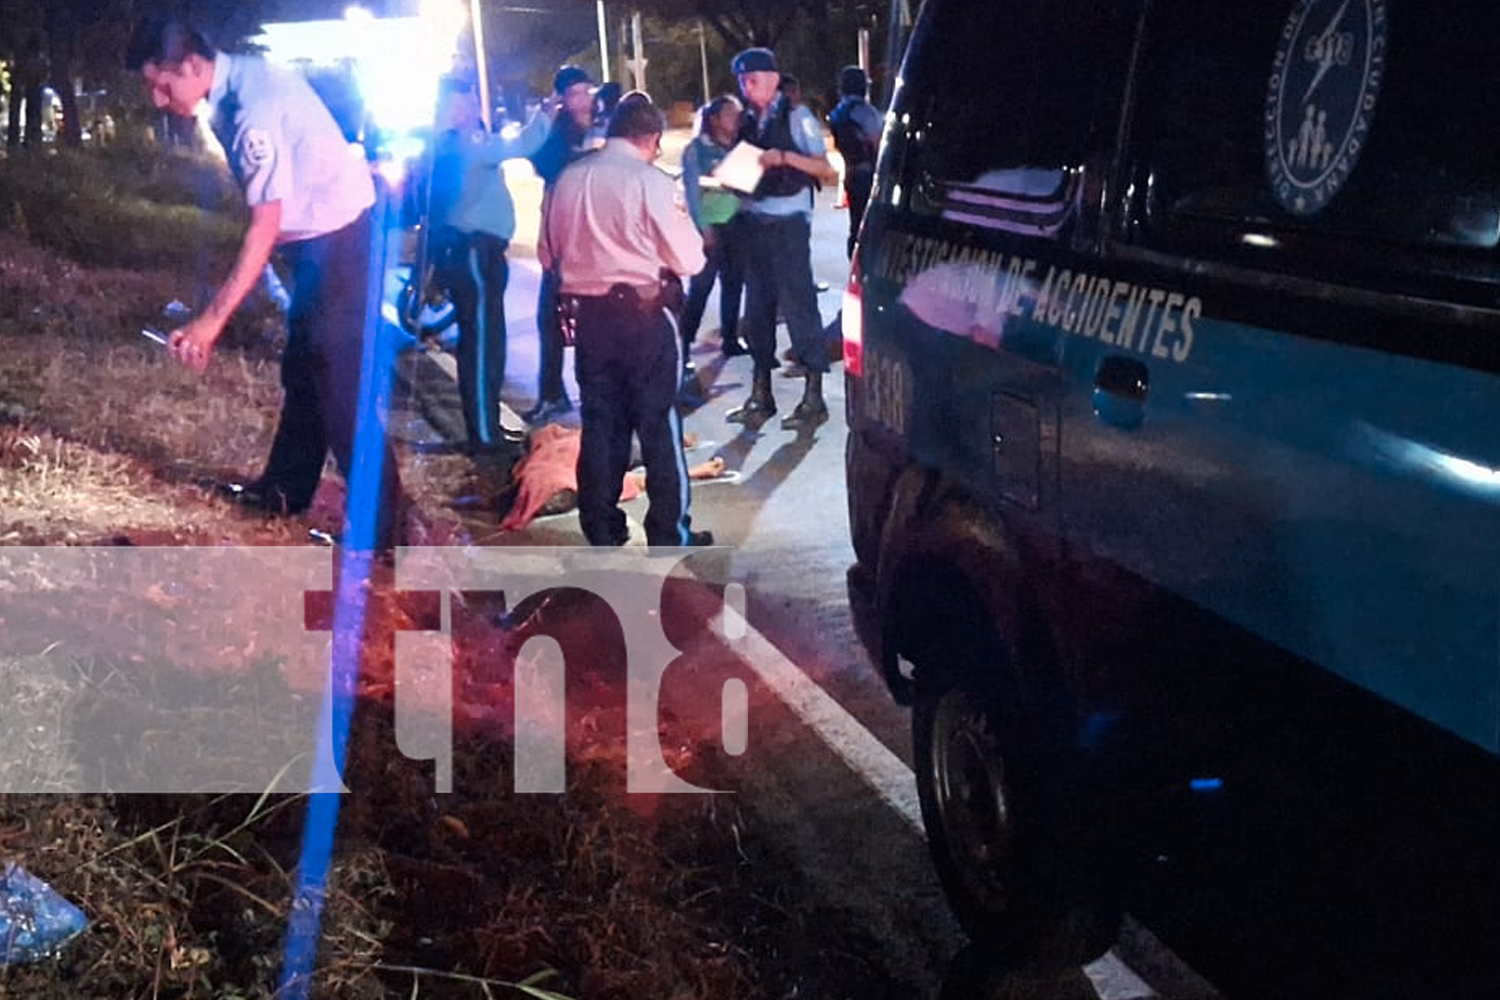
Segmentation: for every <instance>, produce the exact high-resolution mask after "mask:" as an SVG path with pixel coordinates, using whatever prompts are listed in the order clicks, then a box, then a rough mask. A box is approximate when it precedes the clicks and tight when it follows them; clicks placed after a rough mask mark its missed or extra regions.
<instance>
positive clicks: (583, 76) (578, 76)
mask: <svg viewBox="0 0 1500 1000" xmlns="http://www.w3.org/2000/svg"><path fill="white" fill-rule="evenodd" d="M593 82H594V78H593V77H591V76H589V71H588V70H586V69H584V68H583V67H582V66H575V65H573V64H572V63H569V64H568V65H566V66H562V67H559V68H558V71H557V75H556V76H554V77H553V78H552V89H553V90H555V91H557V92H558V93H559V94H566V93H567V92H568V88H569V87H571V86H573V85H574V84H575V83H587V84H590V85H592V84H593Z"/></svg>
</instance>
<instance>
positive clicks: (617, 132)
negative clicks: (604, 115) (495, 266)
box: [539, 92, 713, 545]
mask: <svg viewBox="0 0 1500 1000" xmlns="http://www.w3.org/2000/svg"><path fill="white" fill-rule="evenodd" d="M665 126H666V122H665V119H664V118H663V117H662V113H661V111H660V110H658V109H657V107H656V106H655V105H654V104H652V103H651V99H650V98H649V97H647V96H646V95H645V94H642V93H639V92H636V93H631V94H627V95H625V96H624V97H623V98H621V100H620V103H619V105H618V106H617V107H616V108H615V113H614V115H613V116H612V117H611V118H610V122H609V126H608V128H607V129H606V131H605V135H606V139H605V143H604V147H603V148H602V149H601V150H599V151H598V152H596V153H591V154H590V155H588V156H586V157H583V158H582V159H581V160H579V161H578V162H576V163H574V164H573V165H572V166H570V167H568V168H567V169H566V170H564V171H563V172H562V176H560V177H559V178H558V180H557V183H556V185H554V187H553V190H552V191H551V192H550V193H549V194H548V196H547V201H546V204H545V206H544V208H543V212H542V233H541V240H540V247H539V252H540V256H541V259H542V264H543V265H544V266H546V267H549V268H552V269H555V270H556V271H557V274H558V280H559V284H560V288H561V294H562V297H563V301H564V303H565V304H566V305H567V307H568V310H569V312H570V314H571V316H572V320H573V323H574V327H575V333H574V350H575V351H576V356H575V365H576V370H577V374H578V391H579V396H580V400H579V401H580V404H581V410H582V412H581V417H582V424H583V440H582V441H581V442H580V453H579V456H578V518H579V521H580V523H581V525H582V527H583V533H584V535H585V536H586V537H587V538H588V540H589V542H590V543H591V544H593V545H623V544H624V543H625V542H626V541H627V540H628V530H627V528H626V523H625V514H624V512H623V511H621V510H620V507H619V502H620V487H621V483H622V481H623V479H624V476H625V470H626V468H627V467H628V465H629V462H630V438H631V434H632V433H634V434H635V435H636V436H637V437H638V438H639V439H640V444H641V457H642V459H643V460H644V462H645V464H646V495H647V497H648V498H649V500H650V509H649V510H648V511H647V514H646V521H645V528H646V542H647V544H648V545H711V544H713V536H712V535H710V534H709V533H708V532H707V531H693V530H691V528H690V527H689V524H690V520H689V516H688V474H687V463H686V460H685V459H684V457H683V451H682V418H681V417H680V416H679V415H678V413H677V410H676V407H675V406H674V405H673V401H674V399H675V398H676V395H677V389H678V381H679V377H680V374H681V372H682V342H681V340H680V339H679V338H678V335H677V322H676V317H675V315H674V309H675V308H676V304H677V301H679V300H680V298H681V290H682V286H681V284H680V277H679V276H681V275H684V274H696V273H697V272H698V271H699V270H700V269H701V268H702V267H703V264H704V258H703V241H702V239H701V238H700V237H699V235H698V230H697V228H696V227H695V226H694V225H693V221H692V219H691V218H689V217H688V214H687V209H686V206H685V205H684V204H683V202H682V200H681V197H680V195H679V194H678V191H677V186H676V184H675V183H673V181H672V179H671V178H670V177H668V176H667V175H666V174H665V173H663V172H662V171H660V170H658V169H657V168H656V167H655V166H654V165H653V161H654V160H655V159H656V156H657V155H658V153H659V152H660V150H661V136H662V131H663V129H664V128H665ZM664 272H665V273H664ZM674 291H675V293H676V294H675V296H673V295H671V294H669V293H672V292H674Z"/></svg>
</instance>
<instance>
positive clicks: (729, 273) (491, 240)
mask: <svg viewBox="0 0 1500 1000" xmlns="http://www.w3.org/2000/svg"><path fill="white" fill-rule="evenodd" d="M127 63H128V65H129V66H130V67H131V68H132V69H136V70H139V71H140V72H141V74H142V75H143V77H144V78H145V80H146V83H147V86H148V89H149V91H150V93H151V97H152V100H153V102H154V103H155V105H156V106H157V108H158V109H161V110H164V111H168V112H171V113H174V114H179V115H184V116H187V115H193V114H195V113H197V109H198V107H199V105H200V104H202V103H203V102H205V101H206V102H207V104H208V110H209V121H210V124H211V127H212V129H213V131H214V133H215V135H216V136H217V137H218V138H219V141H220V143H221V144H222V145H223V147H224V150H225V153H226V156H227V159H228V161H229V165H230V167H231V169H232V171H233V172H234V174H235V176H236V178H237V180H238V181H239V183H240V186H241V188H242V190H243V191H244V194H245V199H246V202H247V204H248V205H249V208H250V224H249V227H248V229H247V231H246V234H245V236H244V240H243V243H242V246H241V250H240V253H239V255H238V258H237V259H236V262H235V264H234V266H233V268H232V270H231V273H230V274H229V276H228V277H227V278H226V279H225V280H224V281H223V282H222V283H221V285H220V286H219V288H218V290H217V292H216V293H215V295H214V297H213V298H212V300H211V301H210V302H209V303H208V305H207V306H206V307H205V308H203V309H202V310H201V311H200V312H199V313H197V314H196V315H195V316H194V318H193V319H192V320H191V321H190V322H188V323H187V324H185V325H184V326H183V327H182V328H180V329H177V330H174V331H172V333H171V334H170V335H169V337H168V341H169V349H170V350H171V352H172V353H173V354H174V356H176V357H177V358H178V360H180V361H181V362H183V363H184V364H186V365H188V366H189V367H192V368H194V369H196V370H199V371H202V370H203V369H204V368H205V367H206V365H207V363H208V360H209V358H210V356H211V354H212V351H213V348H214V344H215V342H216V341H217V340H218V338H219V336H220V335H221V334H222V332H223V330H224V327H225V324H226V323H227V321H228V318H229V316H230V314H232V313H233V312H234V310H235V309H236V308H238V306H239V305H240V303H241V302H242V301H243V300H244V299H245V297H246V296H247V295H248V293H249V292H250V290H251V289H252V288H253V287H254V285H255V283H256V280H257V279H258V278H259V276H260V274H261V273H262V271H263V269H264V267H265V265H266V263H267V261H268V260H269V258H270V257H271V255H272V253H273V252H274V253H280V254H281V256H282V258H283V260H285V261H287V262H289V263H290V264H291V266H292V277H293V282H292V287H293V291H292V298H291V304H290V306H289V308H288V343H287V349H286V351H285V353H284V355H283V360H282V384H283V386H284V388H285V395H284V400H283V407H282V412H281V416H280V420H279V425H278V429H277V432H276V436H275V439H274V442H273V445H272V450H271V454H270V456H269V458H268V459H267V462H266V466H265V469H264V471H263V472H262V474H261V476H260V477H259V478H258V479H256V480H254V481H252V482H249V483H245V484H237V483H221V484H218V485H219V487H220V488H221V489H222V491H223V492H224V493H225V494H226V495H228V496H230V497H232V498H234V499H235V500H236V501H237V502H239V503H243V504H249V505H252V506H256V507H260V508H263V509H267V510H271V511H274V512H277V513H295V512H297V511H300V510H303V509H305V508H306V507H307V506H308V505H309V504H310V503H311V500H312V494H313V492H314V490H315V488H316V486H317V482H318V479H319V477H320V475H321V470H322V464H323V461H324V458H325V456H326V454H327V453H328V452H330V451H331V452H332V454H333V456H334V458H335V460H336V462H337V463H338V466H339V468H340V471H341V472H342V473H343V474H344V476H345V478H346V479H347V480H348V481H349V483H350V487H351V488H350V495H351V501H350V504H349V512H348V514H347V516H346V523H345V529H344V530H345V532H346V535H348V536H350V538H352V539H353V540H355V541H360V540H362V542H361V544H373V545H374V546H376V547H381V548H385V547H393V546H394V545H397V544H401V543H402V541H403V540H404V539H403V538H402V510H403V508H404V506H405V502H404V499H403V495H402V493H401V490H400V485H399V477H398V475H397V471H396V464H395V461H394V456H393V455H392V454H391V451H390V447H389V443H388V441H387V440H386V439H385V436H384V435H381V440H380V442H379V443H378V446H377V447H375V448H373V449H368V448H367V449H358V450H357V449H356V447H355V439H356V430H359V429H361V427H362V419H363V420H364V421H366V422H367V421H368V419H369V417H368V413H366V412H364V411H362V405H361V394H360V389H359V387H360V385H361V379H362V378H363V379H364V380H365V381H366V382H368V381H369V379H370V371H369V370H368V369H369V365H368V356H369V354H370V352H367V351H366V350H365V349H364V348H365V343H364V342H365V340H366V338H367V336H369V335H370V333H371V332H372V331H370V330H368V329H367V324H366V323H365V322H364V319H363V317H364V316H365V313H366V308H367V301H368V295H367V293H368V292H369V291H370V290H371V289H370V287H369V280H370V274H371V271H372V269H371V267H370V266H369V260H370V247H371V246H372V234H371V226H372V224H371V218H370V216H371V208H372V205H373V204H374V201H375V198H374V189H373V182H372V180H371V178H370V176H369V173H368V171H367V170H364V171H362V170H361V169H360V166H359V164H358V162H357V161H356V160H355V159H353V154H352V153H351V151H350V147H349V145H348V143H347V142H346V141H345V139H344V137H343V135H342V133H341V131H340V130H339V129H338V127H337V125H336V124H335V123H334V122H333V119H332V117H331V115H329V114H328V113H327V111H326V109H324V108H322V106H321V104H320V102H319V100H318V98H317V96H316V95H315V94H314V93H313V92H312V90H311V88H310V87H309V86H308V85H307V84H306V82H305V81H304V80H303V79H302V78H301V77H300V76H298V75H297V74H296V73H294V72H291V71H288V70H283V69H281V68H279V67H276V66H275V65H274V64H272V63H270V62H268V61H266V60H265V59H263V58H261V57H258V56H242V55H231V54H227V53H224V52H220V51H217V50H216V49H214V48H213V47H212V46H211V45H210V44H209V43H208V42H207V40H206V39H205V37H204V36H203V35H202V34H201V33H200V32H198V31H196V30H195V29H194V28H193V27H192V26H191V25H189V24H187V23H186V22H183V21H180V20H175V19H169V20H166V21H160V22H149V23H147V24H143V25H142V26H141V27H140V29H139V30H138V31H137V33H136V35H135V37H134V38H133V39H132V42H131V46H130V49H129V51H128V53H127ZM732 68H733V71H734V73H735V76H736V78H737V80H738V82H739V90H740V97H735V96H732V95H725V96H723V97H720V98H717V99H715V100H713V101H711V102H710V103H709V104H708V105H707V106H706V107H705V108H703V109H702V111H701V114H700V126H699V129H698V130H697V134H696V135H695V137H694V139H693V140H692V142H691V143H690V145H689V146H688V148H686V149H685V150H684V153H683V184H682V186H681V187H680V188H679V185H678V183H677V182H676V181H674V180H673V179H672V178H671V177H670V176H669V175H668V174H667V173H665V172H663V171H662V170H660V169H658V168H657V167H656V166H655V165H654V164H655V161H656V159H657V158H658V156H659V154H660V149H661V140H662V135H663V132H664V131H665V126H666V122H665V118H664V116H663V114H662V112H661V110H660V109H659V108H658V107H656V105H655V104H653V103H652V101H651V99H650V98H649V97H648V96H647V95H645V94H644V93H640V92H632V93H629V94H624V95H620V93H619V88H618V87H615V86H612V85H605V86H604V87H596V86H595V85H594V82H593V81H592V80H591V79H590V78H589V75H588V73H587V72H586V71H584V70H583V69H581V68H579V67H576V66H564V67H562V68H561V69H560V70H559V71H558V72H557V74H556V76H555V78H554V93H553V94H552V95H551V96H550V97H549V98H548V100H547V101H545V102H544V104H543V107H542V108H541V109H540V110H539V111H538V113H537V114H536V115H535V116H534V117H533V118H532V120H531V121H530V122H529V123H527V124H526V125H525V126H524V127H522V128H520V129H519V130H518V131H517V130H504V131H500V132H495V131H491V130H489V129H487V128H485V127H484V125H483V121H482V117H481V115H480V107H479V103H478V97H477V95H476V93H475V91H474V89H473V88H472V87H471V86H469V85H468V84H467V83H465V82H462V81H459V80H457V79H445V80H444V81H443V83H442V85H441V92H440V101H439V118H438V124H439V126H440V127H439V130H438V134H437V135H436V136H435V138H434V143H433V150H432V159H431V169H430V172H429V174H428V178H427V183H428V184H429V185H430V188H429V194H428V199H429V200H428V209H429V211H428V219H427V221H428V223H429V229H428V233H429V237H428V238H429V248H428V249H429V258H430V260H431V261H432V262H433V264H434V265H435V269H434V275H435V280H436V281H437V282H438V283H439V284H440V285H441V286H442V287H443V288H444V289H445V290H446V292H447V293H448V295H449V297H450V298H451V300H452V302H453V304H454V307H455V312H456V317H457V323H458V327H459V337H458V348H457V350H458V368H459V392H460V398H461V401H462V409H463V417H464V423H465V428H466V432H467V443H468V446H469V449H470V450H471V452H472V453H473V454H475V455H476V456H481V455H486V454H495V453H503V452H505V450H506V449H510V448H514V447H515V440H514V438H515V436H516V430H515V429H507V428H504V427H502V426H501V425H500V420H499V416H500V413H501V406H500V393H501V389H502V387H503V386H504V380H505V356H506V349H505V316H504V292H505V286H506V283H507V280H508V266H507V262H506V252H507V248H508V246H509V242H510V240H511V238H512V236H513V235H514V233H515V227H516V211H515V205H514V202H513V200H512V198H511V196H510V193H509V191H508V190H507V188H506V185H505V182H504V176H503V173H502V171H501V169H500V168H501V165H502V164H503V163H504V162H505V161H506V160H509V159H516V158H525V159H527V160H529V161H530V162H531V164H532V166H533V168H534V169H535V171H536V173H537V174H538V175H539V176H540V177H541V178H542V180H543V182H544V187H545V190H544V197H543V206H542V218H541V225H540V231H539V238H538V248H537V249H538V257H539V258H540V261H541V264H542V267H543V277H542V281H541V286H540V291H539V301H538V308H537V319H538V336H539V344H540V352H539V355H540V364H539V375H538V386H537V401H536V405H535V406H534V407H533V408H531V409H530V410H529V411H527V412H526V413H525V414H523V419H525V420H526V422H527V423H528V424H531V425H533V426H538V425H541V424H544V423H547V422H549V421H551V420H554V419H556V418H557V417H559V416H561V415H563V414H565V413H567V412H568V411H570V410H571V409H572V408H573V403H572V401H571V400H570V399H569V398H568V395H567V390H566V388H565V385H564V382H563V377H562V373H563V363H564V355H565V350H566V346H567V345H568V344H572V346H573V347H574V364H575V375H576V381H577V384H578V390H579V423H580V428H581V441H580V456H579V460H578V466H577V478H578V512H579V520H580V525H581V527H582V529H583V532H584V535H585V536H586V537H587V539H588V541H589V542H590V543H591V544H593V545H599V546H611V545H621V544H624V543H625V542H626V541H627V540H628V528H627V522H626V519H625V516H624V514H623V512H622V511H621V510H620V508H619V500H620V494H621V484H622V482H623V479H624V474H625V472H626V469H627V466H628V465H629V463H630V458H631V452H632V442H633V441H638V442H639V446H640V455H641V459H642V461H643V463H644V465H645V467H646V490H647V496H648V499H649V509H648V513H647V516H646V518H645V521H644V528H645V532H646V538H645V541H646V543H647V544H648V545H651V546H682V545H708V544H712V542H713V537H712V535H711V534H710V533H709V532H707V531H701V530H694V529H693V528H692V526H691V518H690V515H689V479H688V474H687V467H686V462H685V460H684V450H683V441H682V422H681V416H680V412H679V408H678V405H677V403H678V400H679V397H680V394H681V393H682V391H683V389H684V384H685V380H687V379H694V378H696V374H695V372H694V371H693V368H692V366H691V364H690V362H689V361H688V351H689V349H690V348H691V346H692V344H693V341H694V339H695V338H696V335H697V330H698V326H699V324H700V322H701V320H702V316H703V312H704V310H705V307H706V303H707V300H708V298H709V295H710V292H711V290H712V287H713V284H714V282H715V281H716V280H717V281H718V283H719V285H720V289H721V295H720V302H721V309H722V312H721V323H720V337H721V349H722V350H723V352H724V353H725V354H726V355H729V356H735V355H740V354H749V355H750V357H751V359H752V362H753V377H752V389H751V392H750V396H749V398H748V399H746V400H745V401H744V403H743V404H742V405H740V406H739V407H736V408H735V409H734V410H733V411H731V412H730V414H729V417H728V419H729V420H730V421H732V422H735V423H739V424H743V425H746V426H749V427H752V428H759V427H760V425H761V424H762V423H764V422H765V421H766V420H768V419H769V418H771V417H772V416H773V415H774V414H775V413H776V412H777V406H776V401H775V398H774V396H773V394H772V391H771V373H772V371H773V370H774V369H775V368H777V367H779V366H780V363H781V362H780V359H778V357H777V354H776V325H777V322H778V320H779V319H784V320H785V322H786V324H787V328H788V332H789V335H790V341H791V348H790V352H789V355H790V356H791V357H792V358H793V360H794V361H795V363H796V365H797V366H798V370H799V371H800V372H801V374H802V376H803V379H804V390H803V394H802V398H801V400H800V401H799V402H798V403H797V405H796V406H795V408H794V409H793V410H792V411H791V412H790V413H789V414H788V415H786V417H785V418H784V419H783V420H782V421H781V426H782V427H784V428H786V429H789V430H802V429H810V428H814V427H816V426H818V425H819V424H821V423H822V422H823V421H825V420H826V419H827V418H828V408H827V404H826V403H825V401H824V399H823V393H822V379H823V375H824V373H825V372H826V371H827V368H828V351H827V348H826V346H825V335H824V326H823V323H822V320H821V317H820V314H819V311H818V306H817V288H816V285H815V282H814V279H813V275H812V271H811V246H810V237H811V219H812V211H813V192H814V191H815V190H816V189H817V188H818V187H820V186H821V185H823V184H829V183H832V182H834V181H835V180H836V179H838V176H839V175H838V173H837V172H836V171H835V169H834V167H833V165H832V163H831V162H830V161H829V158H828V156H827V153H826V147H825V145H824V140H823V125H822V123H821V122H820V121H819V120H818V118H817V117H816V115H814V114H813V112H812V111H811V110H810V109H808V108H807V107H806V106H805V105H803V104H802V103H801V102H800V100H798V99H797V96H796V94H795V92H794V91H790V90H789V88H787V87H785V86H784V83H785V81H784V80H783V78H782V76H781V74H780V73H779V72H778V69H777V65H776V58H775V56H774V54H773V53H772V52H771V51H770V50H768V49H764V48H752V49H748V50H746V51H744V52H741V53H740V54H739V55H737V56H736V57H735V59H734V62H733V67H732ZM840 89H841V92H842V96H843V98H844V99H843V100H841V102H840V106H839V108H836V109H835V112H834V115H833V116H832V117H831V124H832V125H833V131H834V137H835V141H836V143H837V144H838V145H839V147H840V152H841V153H842V154H843V156H844V159H845V163H846V171H845V175H844V184H845V192H846V196H848V198H849V204H850V208H851V214H854V213H855V212H857V209H856V204H857V205H858V208H862V207H863V198H862V197H858V196H859V195H861V194H862V195H863V196H864V197H868V186H867V184H865V186H864V187H863V188H862V189H861V184H864V183H865V180H866V179H867V173H866V167H867V164H872V163H873V150H874V144H875V142H876V139H877V135H878V127H879V116H878V115H877V114H876V113H875V112H874V111H873V109H871V108H869V105H868V103H867V102H866V101H865V100H864V98H865V93H864V92H865V89H866V80H865V77H864V74H863V72H862V71H860V70H858V69H857V68H854V67H850V68H848V69H846V70H845V71H844V73H843V74H842V75H841V78H840ZM741 98H743V100H741ZM846 105H854V106H855V107H854V111H855V113H856V114H855V117H857V118H860V119H861V120H860V121H859V122H857V123H856V127H855V128H853V129H850V128H841V126H840V124H839V121H840V118H841V117H844V118H848V117H849V116H848V112H849V110H850V109H849V108H848V107H846ZM859 105H862V107H859ZM845 135H856V136H862V137H861V138H859V139H858V141H859V142H860V143H861V144H862V145H863V146H864V147H865V149H863V150H861V149H850V150H845V149H844V146H845V144H846V141H845ZM741 143H748V144H750V145H751V146H754V147H756V149H755V150H750V152H751V153H752V155H754V157H755V159H757V160H758V166H759V168H760V177H759V180H758V182H757V183H755V185H754V188H753V190H749V191H745V190H733V189H731V188H730V187H727V186H725V185H724V184H722V183H721V182H720V181H719V180H718V179H717V178H716V177H715V175H714V170H715V168H716V167H717V166H718V165H719V163H720V162H721V161H722V160H723V159H724V157H725V156H726V155H727V154H728V153H729V151H730V150H731V149H733V148H734V147H735V146H737V145H739V144H741ZM867 153H868V155H866V154H867ZM858 222H859V220H858V217H857V215H856V217H854V218H851V220H850V232H851V245H852V236H853V232H854V231H855V229H856V228H857V226H858ZM684 280H686V281H688V283H689V284H688V288H687V290H686V291H685V292H684V289H683V284H682V283H683V281H684ZM742 291H743V297H744V302H745V311H744V316H743V318H741V317H740V316H739V305H740V298H741V293H742ZM361 359H366V361H365V365H364V367H363V368H362V367H361ZM357 484H358V485H357ZM360 495H364V496H367V497H371V498H372V499H371V500H369V501H366V502H365V503H364V504H357V503H356V499H355V498H356V497H358V496H360ZM357 507H359V508H362V507H369V508H370V509H371V510H372V512H373V513H372V514H371V516H369V517H359V516H357V511H356V508H357Z"/></svg>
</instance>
